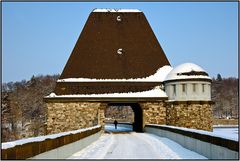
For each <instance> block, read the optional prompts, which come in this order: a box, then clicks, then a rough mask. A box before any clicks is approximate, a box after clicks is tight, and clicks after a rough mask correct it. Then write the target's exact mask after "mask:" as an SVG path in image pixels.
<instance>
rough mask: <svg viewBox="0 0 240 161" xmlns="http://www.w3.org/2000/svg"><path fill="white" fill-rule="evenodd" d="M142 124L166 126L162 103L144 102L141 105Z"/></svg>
mask: <svg viewBox="0 0 240 161" xmlns="http://www.w3.org/2000/svg"><path fill="white" fill-rule="evenodd" d="M141 107H142V109H143V117H144V124H159V125H165V124H166V107H165V106H164V102H163V101H160V102H146V103H142V104H141Z"/></svg>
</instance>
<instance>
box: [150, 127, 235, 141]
mask: <svg viewBox="0 0 240 161" xmlns="http://www.w3.org/2000/svg"><path fill="white" fill-rule="evenodd" d="M148 125H153V126H160V127H168V128H171V129H179V130H183V131H190V132H194V133H199V134H204V135H209V136H214V137H219V138H223V139H229V140H234V141H238V138H233V137H229V136H224V134H223V135H219V134H215V133H213V132H210V131H205V130H197V129H191V128H185V127H177V126H170V125H157V124H148Z"/></svg>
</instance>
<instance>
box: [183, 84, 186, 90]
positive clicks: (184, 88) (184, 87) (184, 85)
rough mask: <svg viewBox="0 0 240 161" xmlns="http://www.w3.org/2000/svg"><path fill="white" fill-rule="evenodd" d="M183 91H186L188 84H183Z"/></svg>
mask: <svg viewBox="0 0 240 161" xmlns="http://www.w3.org/2000/svg"><path fill="white" fill-rule="evenodd" d="M182 92H186V84H182Z"/></svg>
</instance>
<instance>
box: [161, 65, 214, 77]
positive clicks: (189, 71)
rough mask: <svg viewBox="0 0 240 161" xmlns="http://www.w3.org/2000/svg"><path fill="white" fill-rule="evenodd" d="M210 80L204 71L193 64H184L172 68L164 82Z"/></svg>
mask: <svg viewBox="0 0 240 161" xmlns="http://www.w3.org/2000/svg"><path fill="white" fill-rule="evenodd" d="M199 78H200V79H211V78H210V77H209V76H208V74H207V73H206V71H205V70H204V69H202V68H201V67H200V66H198V65H196V64H193V63H184V64H181V65H178V66H177V67H175V68H173V69H172V70H171V71H170V72H169V74H168V75H167V76H166V78H165V80H164V81H168V80H178V79H199Z"/></svg>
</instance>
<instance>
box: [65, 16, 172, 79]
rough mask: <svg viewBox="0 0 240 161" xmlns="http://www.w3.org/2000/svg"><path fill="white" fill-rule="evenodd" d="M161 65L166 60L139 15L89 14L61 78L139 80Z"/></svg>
mask: <svg viewBox="0 0 240 161" xmlns="http://www.w3.org/2000/svg"><path fill="white" fill-rule="evenodd" d="M117 16H120V17H121V21H117ZM118 49H122V50H123V52H122V54H118V53H117V50H118ZM164 65H169V61H168V60H167V58H166V56H165V54H164V52H163V50H162V48H161V46H160V44H159V43H158V41H157V39H156V37H155V35H154V33H153V31H152V29H151V27H150V25H149V24H148V21H147V19H146V18H145V16H144V14H143V13H142V12H126V13H117V12H92V13H91V14H90V16H89V18H88V20H87V22H86V24H85V26H84V28H83V31H82V33H81V35H80V37H79V39H78V40H77V43H76V45H75V47H74V49H73V51H72V53H71V56H70V57H69V59H68V61H67V64H66V65H65V68H64V70H63V72H62V74H61V76H60V79H64V78H97V79H122V78H126V79H127V78H142V77H147V76H149V75H152V74H154V73H155V72H156V70H157V69H158V68H160V67H162V66H164Z"/></svg>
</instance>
